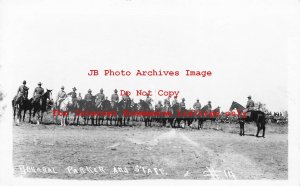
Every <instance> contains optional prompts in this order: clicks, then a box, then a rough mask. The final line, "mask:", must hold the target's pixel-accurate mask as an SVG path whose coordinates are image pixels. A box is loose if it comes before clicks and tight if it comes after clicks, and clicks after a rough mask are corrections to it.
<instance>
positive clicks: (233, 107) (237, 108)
mask: <svg viewBox="0 0 300 186" xmlns="http://www.w3.org/2000/svg"><path fill="white" fill-rule="evenodd" d="M234 109H236V110H244V109H245V107H243V106H242V105H241V104H239V103H238V102H235V101H233V102H232V104H231V106H230V108H229V111H232V110H234Z"/></svg>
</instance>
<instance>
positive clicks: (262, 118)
mask: <svg viewBox="0 0 300 186" xmlns="http://www.w3.org/2000/svg"><path fill="white" fill-rule="evenodd" d="M234 109H236V110H237V111H238V112H239V113H242V112H244V111H245V107H243V106H242V105H241V104H239V103H237V102H235V101H233V102H232V104H231V106H230V108H229V110H230V111H232V110H234ZM248 114H250V116H247V117H244V116H243V115H240V116H239V118H238V122H239V124H240V136H244V135H245V134H244V125H245V123H246V122H255V123H256V126H257V132H256V137H258V135H259V132H260V130H263V134H262V137H263V138H264V137H265V125H266V114H265V113H264V112H262V111H260V110H250V111H249V110H247V115H248Z"/></svg>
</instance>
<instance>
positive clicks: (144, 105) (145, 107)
mask: <svg viewBox="0 0 300 186" xmlns="http://www.w3.org/2000/svg"><path fill="white" fill-rule="evenodd" d="M138 111H139V112H144V113H146V114H144V115H143V116H142V117H143V118H144V122H145V127H148V126H151V122H152V118H151V116H150V114H149V116H148V114H147V113H150V111H151V109H150V106H149V104H148V103H147V102H146V101H144V100H140V102H139V109H138Z"/></svg>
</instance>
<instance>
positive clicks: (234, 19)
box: [0, 0, 293, 111]
mask: <svg viewBox="0 0 300 186" xmlns="http://www.w3.org/2000/svg"><path fill="white" fill-rule="evenodd" d="M86 2H88V3H84V4H83V3H82V1H72V3H70V2H67V1H26V3H24V2H22V1H19V2H18V1H13V2H9V1H7V2H6V3H4V6H2V14H1V15H2V16H1V21H2V23H3V24H1V28H0V29H1V30H2V33H3V34H2V38H1V40H2V45H1V46H4V47H2V54H4V55H3V56H1V57H0V59H2V60H1V61H2V62H3V64H2V67H3V71H4V73H5V74H6V76H5V77H7V79H5V86H6V87H7V88H8V89H7V90H8V96H14V95H15V94H16V92H17V88H18V86H20V85H21V84H22V81H23V80H26V81H27V82H28V83H27V85H28V86H29V87H30V91H29V95H30V97H31V96H32V94H33V92H32V91H33V90H34V88H35V87H36V86H37V83H38V82H42V83H43V87H44V88H47V89H52V90H53V93H54V94H53V97H55V96H56V94H57V92H58V91H59V90H60V87H61V86H62V85H64V86H65V88H66V91H67V92H69V91H71V89H72V87H74V86H75V87H76V88H77V89H78V90H77V92H81V94H82V95H84V94H86V93H87V90H88V89H92V91H93V93H94V94H95V93H98V92H99V90H100V88H103V89H104V93H105V94H106V95H107V96H108V97H110V96H111V94H112V93H113V90H114V89H118V90H120V89H123V90H129V91H131V92H133V93H134V92H135V91H136V90H138V89H141V90H152V91H153V92H154V93H155V92H157V91H158V90H166V91H179V92H180V93H179V99H181V98H183V97H184V98H185V99H186V104H187V107H188V108H189V107H192V105H193V103H194V102H195V101H196V99H197V98H199V99H200V102H201V104H202V105H204V104H206V103H207V102H208V101H212V107H213V108H215V107H217V106H220V107H221V110H222V111H227V110H228V109H229V107H230V105H231V103H232V101H237V102H239V103H241V104H243V105H245V104H246V102H247V96H248V95H251V96H252V98H253V100H254V101H255V102H258V101H260V102H262V103H265V104H266V107H267V109H269V110H271V111H283V110H287V109H288V104H287V103H288V91H287V88H288V87H287V76H288V67H287V65H288V51H287V48H288V40H289V36H290V32H291V28H290V22H289V16H288V12H289V11H291V10H292V9H293V8H292V7H293V3H290V2H289V3H285V4H283V3H282V1H243V4H241V3H240V1H237V0H229V1H226V2H223V1H217V0H213V1H206V2H205V1H195V0H190V1H164V2H162V1H151V2H150V1H145V0H139V1H138V0H103V1H86ZM5 17H9V19H5ZM91 69H97V70H99V72H100V75H99V76H95V77H91V76H88V75H87V74H88V73H89V70H91ZM105 69H112V70H129V71H131V72H132V75H131V76H129V77H104V76H103V75H102V74H103V73H102V72H103V70H105ZM152 69H154V70H172V71H176V70H178V71H180V76H178V77H136V76H135V75H134V74H135V72H136V70H152ZM187 69H190V70H199V71H203V70H207V71H208V70H209V71H211V72H212V76H211V77H186V76H185V75H184V74H185V73H184V71H185V70H187ZM131 97H132V98H134V99H135V100H138V99H144V98H145V97H138V96H136V95H133V96H131ZM153 98H154V99H155V103H157V101H158V100H163V99H165V98H166V97H160V96H158V95H155V94H154V95H153Z"/></svg>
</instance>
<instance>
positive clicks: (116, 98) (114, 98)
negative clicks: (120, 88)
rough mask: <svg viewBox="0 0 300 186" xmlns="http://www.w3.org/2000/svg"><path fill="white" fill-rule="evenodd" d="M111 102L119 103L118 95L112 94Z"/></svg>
mask: <svg viewBox="0 0 300 186" xmlns="http://www.w3.org/2000/svg"><path fill="white" fill-rule="evenodd" d="M111 101H112V102H119V95H118V94H117V93H114V94H113V95H111Z"/></svg>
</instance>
